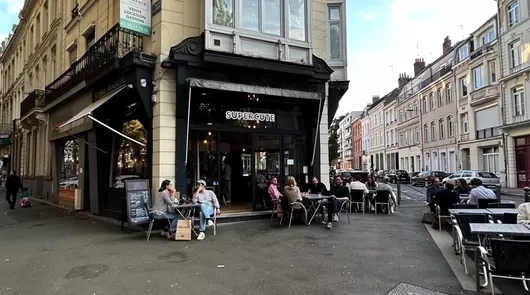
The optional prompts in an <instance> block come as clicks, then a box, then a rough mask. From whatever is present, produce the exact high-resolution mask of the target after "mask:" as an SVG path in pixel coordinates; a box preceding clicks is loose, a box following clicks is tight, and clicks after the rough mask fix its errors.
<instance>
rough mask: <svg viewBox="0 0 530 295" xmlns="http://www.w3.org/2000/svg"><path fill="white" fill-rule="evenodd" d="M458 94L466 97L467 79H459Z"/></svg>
mask: <svg viewBox="0 0 530 295" xmlns="http://www.w3.org/2000/svg"><path fill="white" fill-rule="evenodd" d="M460 93H461V94H462V97H464V96H467V77H464V78H461V79H460Z"/></svg>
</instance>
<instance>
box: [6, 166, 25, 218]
mask: <svg viewBox="0 0 530 295" xmlns="http://www.w3.org/2000/svg"><path fill="white" fill-rule="evenodd" d="M18 189H21V190H23V189H24V187H23V186H22V179H20V176H18V175H17V172H16V171H15V170H13V172H12V173H11V175H9V176H8V177H7V179H6V200H7V202H8V203H9V208H11V209H15V205H16V203H17V193H18Z"/></svg>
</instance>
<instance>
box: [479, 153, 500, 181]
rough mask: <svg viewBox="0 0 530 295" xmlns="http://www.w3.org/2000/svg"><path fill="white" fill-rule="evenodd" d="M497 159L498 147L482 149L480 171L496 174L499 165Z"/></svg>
mask: <svg viewBox="0 0 530 295" xmlns="http://www.w3.org/2000/svg"><path fill="white" fill-rule="evenodd" d="M499 159H500V156H499V148H498V147H491V148H483V149H482V170H484V171H488V172H491V173H494V174H497V173H498V172H499V163H500V161H499ZM492 166H493V167H492ZM492 168H493V169H492ZM492 170H493V171H492Z"/></svg>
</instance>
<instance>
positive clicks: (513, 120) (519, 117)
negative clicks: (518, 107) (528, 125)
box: [506, 113, 530, 124]
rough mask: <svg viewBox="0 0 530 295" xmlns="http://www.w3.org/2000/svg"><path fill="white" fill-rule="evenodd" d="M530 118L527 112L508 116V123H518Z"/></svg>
mask: <svg viewBox="0 0 530 295" xmlns="http://www.w3.org/2000/svg"><path fill="white" fill-rule="evenodd" d="M528 120H530V116H529V115H528V114H527V113H526V114H521V115H517V116H506V124H517V123H522V122H525V121H528Z"/></svg>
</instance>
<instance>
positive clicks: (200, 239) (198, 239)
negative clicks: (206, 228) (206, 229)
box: [197, 232, 206, 241]
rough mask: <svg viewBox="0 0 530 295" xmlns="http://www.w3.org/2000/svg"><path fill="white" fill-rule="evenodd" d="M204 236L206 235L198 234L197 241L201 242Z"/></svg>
mask: <svg viewBox="0 0 530 295" xmlns="http://www.w3.org/2000/svg"><path fill="white" fill-rule="evenodd" d="M205 236H206V235H205V234H204V233H203V232H200V233H199V236H198V237H197V241H202V240H204V237H205Z"/></svg>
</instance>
